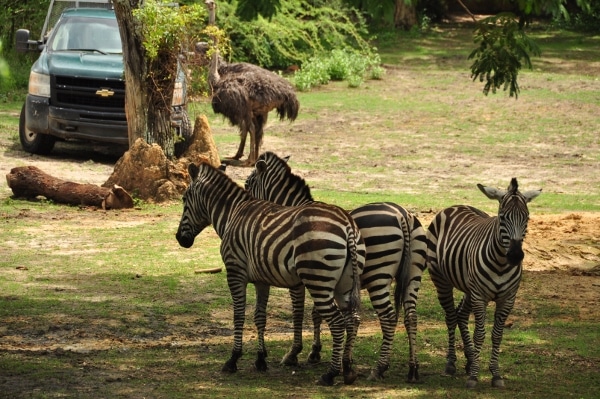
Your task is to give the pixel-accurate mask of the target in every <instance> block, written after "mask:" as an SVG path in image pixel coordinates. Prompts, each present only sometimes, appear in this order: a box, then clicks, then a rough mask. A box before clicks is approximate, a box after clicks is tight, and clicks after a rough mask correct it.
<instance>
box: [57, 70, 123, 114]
mask: <svg viewBox="0 0 600 399" xmlns="http://www.w3.org/2000/svg"><path fill="white" fill-rule="evenodd" d="M51 84H52V87H53V88H54V90H52V104H53V105H56V106H59V107H75V108H79V109H85V110H89V111H98V112H115V111H120V112H124V111H125V82H124V81H123V80H108V79H92V78H79V77H72V76H53V77H52V83H51ZM111 93H114V94H111ZM101 94H104V95H101Z"/></svg>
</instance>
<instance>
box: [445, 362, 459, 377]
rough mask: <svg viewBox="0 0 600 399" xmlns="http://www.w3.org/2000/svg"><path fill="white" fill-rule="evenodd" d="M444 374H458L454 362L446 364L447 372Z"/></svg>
mask: <svg viewBox="0 0 600 399" xmlns="http://www.w3.org/2000/svg"><path fill="white" fill-rule="evenodd" d="M444 373H446V375H454V374H456V366H455V365H454V363H453V362H448V363H446V370H444Z"/></svg>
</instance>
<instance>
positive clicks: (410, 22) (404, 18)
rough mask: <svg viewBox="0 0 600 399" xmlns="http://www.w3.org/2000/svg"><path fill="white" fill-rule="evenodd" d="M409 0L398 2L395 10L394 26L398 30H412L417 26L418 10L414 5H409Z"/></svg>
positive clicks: (399, 0)
mask: <svg viewBox="0 0 600 399" xmlns="http://www.w3.org/2000/svg"><path fill="white" fill-rule="evenodd" d="M406 1H407V0H396V8H395V10H394V26H396V28H402V29H411V28H412V27H413V26H415V25H416V24H417V10H416V8H415V6H414V3H415V2H414V1H413V2H411V3H413V4H411V5H407V4H406Z"/></svg>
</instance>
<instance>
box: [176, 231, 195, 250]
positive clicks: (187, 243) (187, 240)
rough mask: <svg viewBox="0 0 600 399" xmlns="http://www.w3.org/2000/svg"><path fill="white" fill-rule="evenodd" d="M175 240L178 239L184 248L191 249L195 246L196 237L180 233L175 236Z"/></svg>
mask: <svg viewBox="0 0 600 399" xmlns="http://www.w3.org/2000/svg"><path fill="white" fill-rule="evenodd" d="M175 238H176V239H177V242H178V243H179V245H181V246H182V247H184V248H190V247H191V246H192V245H194V238H195V237H194V236H193V235H191V234H185V233H180V232H179V231H178V232H177V234H175Z"/></svg>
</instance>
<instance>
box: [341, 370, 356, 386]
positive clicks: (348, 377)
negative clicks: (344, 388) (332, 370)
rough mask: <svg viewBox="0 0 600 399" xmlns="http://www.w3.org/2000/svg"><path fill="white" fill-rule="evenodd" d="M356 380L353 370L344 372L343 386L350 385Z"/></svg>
mask: <svg viewBox="0 0 600 399" xmlns="http://www.w3.org/2000/svg"><path fill="white" fill-rule="evenodd" d="M357 378H358V374H356V372H355V371H354V370H348V371H344V384H346V385H352V384H354V381H356V379H357Z"/></svg>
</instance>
